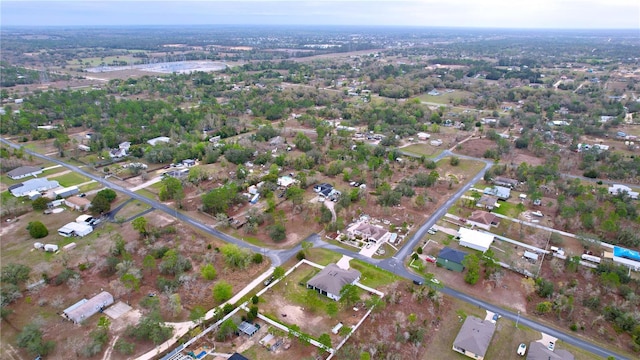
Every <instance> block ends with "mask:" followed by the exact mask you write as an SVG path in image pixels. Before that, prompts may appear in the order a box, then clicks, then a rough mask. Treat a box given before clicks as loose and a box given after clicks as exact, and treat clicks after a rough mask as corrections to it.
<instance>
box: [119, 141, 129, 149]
mask: <svg viewBox="0 0 640 360" xmlns="http://www.w3.org/2000/svg"><path fill="white" fill-rule="evenodd" d="M130 147H131V143H130V142H129V141H125V142H121V143H120V144H119V145H118V149H122V150H124V151H129V148H130Z"/></svg>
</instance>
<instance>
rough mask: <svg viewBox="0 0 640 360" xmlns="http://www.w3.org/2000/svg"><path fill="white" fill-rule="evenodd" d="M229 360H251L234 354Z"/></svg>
mask: <svg viewBox="0 0 640 360" xmlns="http://www.w3.org/2000/svg"><path fill="white" fill-rule="evenodd" d="M227 360H249V358H246V357H244V356H243V355H241V354H238V353H233V354H232V355H231V357H230V358H227Z"/></svg>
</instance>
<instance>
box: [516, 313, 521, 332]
mask: <svg viewBox="0 0 640 360" xmlns="http://www.w3.org/2000/svg"><path fill="white" fill-rule="evenodd" d="M518 322H520V310H518V318H517V319H516V329H517V328H518Z"/></svg>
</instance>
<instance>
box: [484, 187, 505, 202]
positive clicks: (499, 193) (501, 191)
mask: <svg viewBox="0 0 640 360" xmlns="http://www.w3.org/2000/svg"><path fill="white" fill-rule="evenodd" d="M483 194H485V195H493V196H495V197H497V198H498V199H500V200H507V199H509V198H510V197H511V189H509V188H508V187H504V186H497V185H496V186H494V187H488V188H485V189H484V191H483Z"/></svg>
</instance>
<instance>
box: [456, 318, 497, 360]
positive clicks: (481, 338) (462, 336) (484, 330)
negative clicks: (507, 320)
mask: <svg viewBox="0 0 640 360" xmlns="http://www.w3.org/2000/svg"><path fill="white" fill-rule="evenodd" d="M495 331H496V325H495V324H494V323H492V322H491V321H488V320H482V319H479V318H477V317H475V316H467V319H466V320H465V321H464V324H462V328H461V329H460V332H458V336H456V339H455V340H454V341H453V346H454V347H456V348H459V349H464V350H466V351H470V352H472V353H474V354H475V355H478V356H482V357H484V355H485V354H486V353H487V349H489V343H491V338H492V337H493V333H494V332H495Z"/></svg>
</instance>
